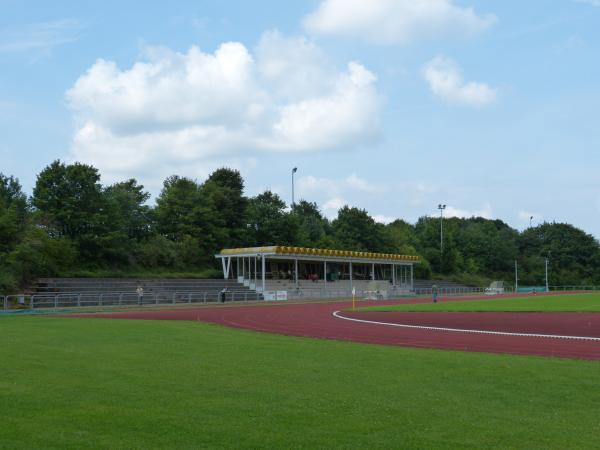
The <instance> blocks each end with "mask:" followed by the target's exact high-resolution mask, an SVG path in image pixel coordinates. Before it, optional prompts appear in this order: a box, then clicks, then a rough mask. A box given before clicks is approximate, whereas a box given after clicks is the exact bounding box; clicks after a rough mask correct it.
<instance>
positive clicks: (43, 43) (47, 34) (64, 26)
mask: <svg viewBox="0 0 600 450" xmlns="http://www.w3.org/2000/svg"><path fill="white" fill-rule="evenodd" d="M82 29H83V25H82V24H81V23H80V22H79V21H78V20H74V19H62V20H55V21H51V22H42V23H35V24H31V25H27V26H25V27H23V28H20V29H6V30H3V31H2V32H0V53H17V52H37V53H39V54H42V55H47V54H48V53H50V51H51V50H52V49H53V48H54V47H57V46H59V45H63V44H68V43H70V42H75V41H77V40H78V39H79V35H80V33H81V30H82Z"/></svg>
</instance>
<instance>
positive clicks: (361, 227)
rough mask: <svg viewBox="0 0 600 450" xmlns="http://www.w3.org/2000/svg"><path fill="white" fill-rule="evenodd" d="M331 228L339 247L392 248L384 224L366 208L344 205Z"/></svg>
mask: <svg viewBox="0 0 600 450" xmlns="http://www.w3.org/2000/svg"><path fill="white" fill-rule="evenodd" d="M331 228H332V232H333V238H334V240H335V242H336V244H337V245H338V247H339V248H343V249H349V250H356V251H369V252H387V251H390V249H391V244H390V242H389V240H388V237H387V236H386V235H385V231H384V230H385V227H384V225H382V224H379V223H377V222H375V220H374V219H373V218H372V217H371V216H369V214H368V213H367V211H365V210H364V209H358V208H350V207H349V206H344V207H343V208H341V209H340V210H339V211H338V216H337V218H336V219H335V220H334V221H333V222H332V223H331Z"/></svg>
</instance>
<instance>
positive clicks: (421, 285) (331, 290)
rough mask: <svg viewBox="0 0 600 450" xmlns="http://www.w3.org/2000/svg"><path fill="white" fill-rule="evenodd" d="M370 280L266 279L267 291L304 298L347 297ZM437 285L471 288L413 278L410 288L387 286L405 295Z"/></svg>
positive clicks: (447, 289) (365, 288)
mask: <svg viewBox="0 0 600 450" xmlns="http://www.w3.org/2000/svg"><path fill="white" fill-rule="evenodd" d="M370 283H371V280H353V281H352V285H351V284H350V281H349V280H338V281H327V282H325V281H324V280H318V281H317V282H313V281H310V280H299V281H298V284H297V285H296V283H295V282H294V281H293V280H281V279H280V280H267V282H266V290H267V291H287V292H288V294H289V296H290V297H292V298H295V297H304V298H319V297H347V296H349V295H350V292H351V289H352V287H351V286H353V287H354V288H355V289H356V292H357V295H361V296H362V295H363V293H364V292H365V291H368V290H369V284H370ZM434 284H435V285H437V287H438V289H439V291H440V293H442V292H447V293H461V292H469V291H471V290H472V289H473V287H472V286H466V285H464V284H460V283H455V282H452V281H443V280H415V281H414V285H413V287H412V288H411V287H410V285H396V286H394V287H393V286H392V284H391V283H390V284H389V287H388V286H386V287H387V288H388V290H389V294H390V295H406V294H411V293H414V294H427V293H429V292H431V289H432V287H433V285H434Z"/></svg>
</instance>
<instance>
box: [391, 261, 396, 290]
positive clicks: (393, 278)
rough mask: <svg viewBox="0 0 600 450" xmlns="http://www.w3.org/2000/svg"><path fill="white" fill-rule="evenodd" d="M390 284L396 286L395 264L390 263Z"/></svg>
mask: <svg viewBox="0 0 600 450" xmlns="http://www.w3.org/2000/svg"><path fill="white" fill-rule="evenodd" d="M392 286H396V264H392Z"/></svg>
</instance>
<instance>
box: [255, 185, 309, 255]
mask: <svg viewBox="0 0 600 450" xmlns="http://www.w3.org/2000/svg"><path fill="white" fill-rule="evenodd" d="M285 206H286V205H285V202H284V201H283V200H281V198H280V197H279V196H278V195H277V194H274V193H273V192H271V191H265V192H263V193H262V194H259V195H257V196H256V197H254V198H251V199H250V200H249V202H248V224H247V233H246V235H247V237H248V242H251V243H252V244H253V245H259V246H263V245H295V244H296V243H297V236H298V233H299V230H300V222H299V220H298V218H297V217H296V216H295V215H293V214H288V213H286V212H285Z"/></svg>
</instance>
